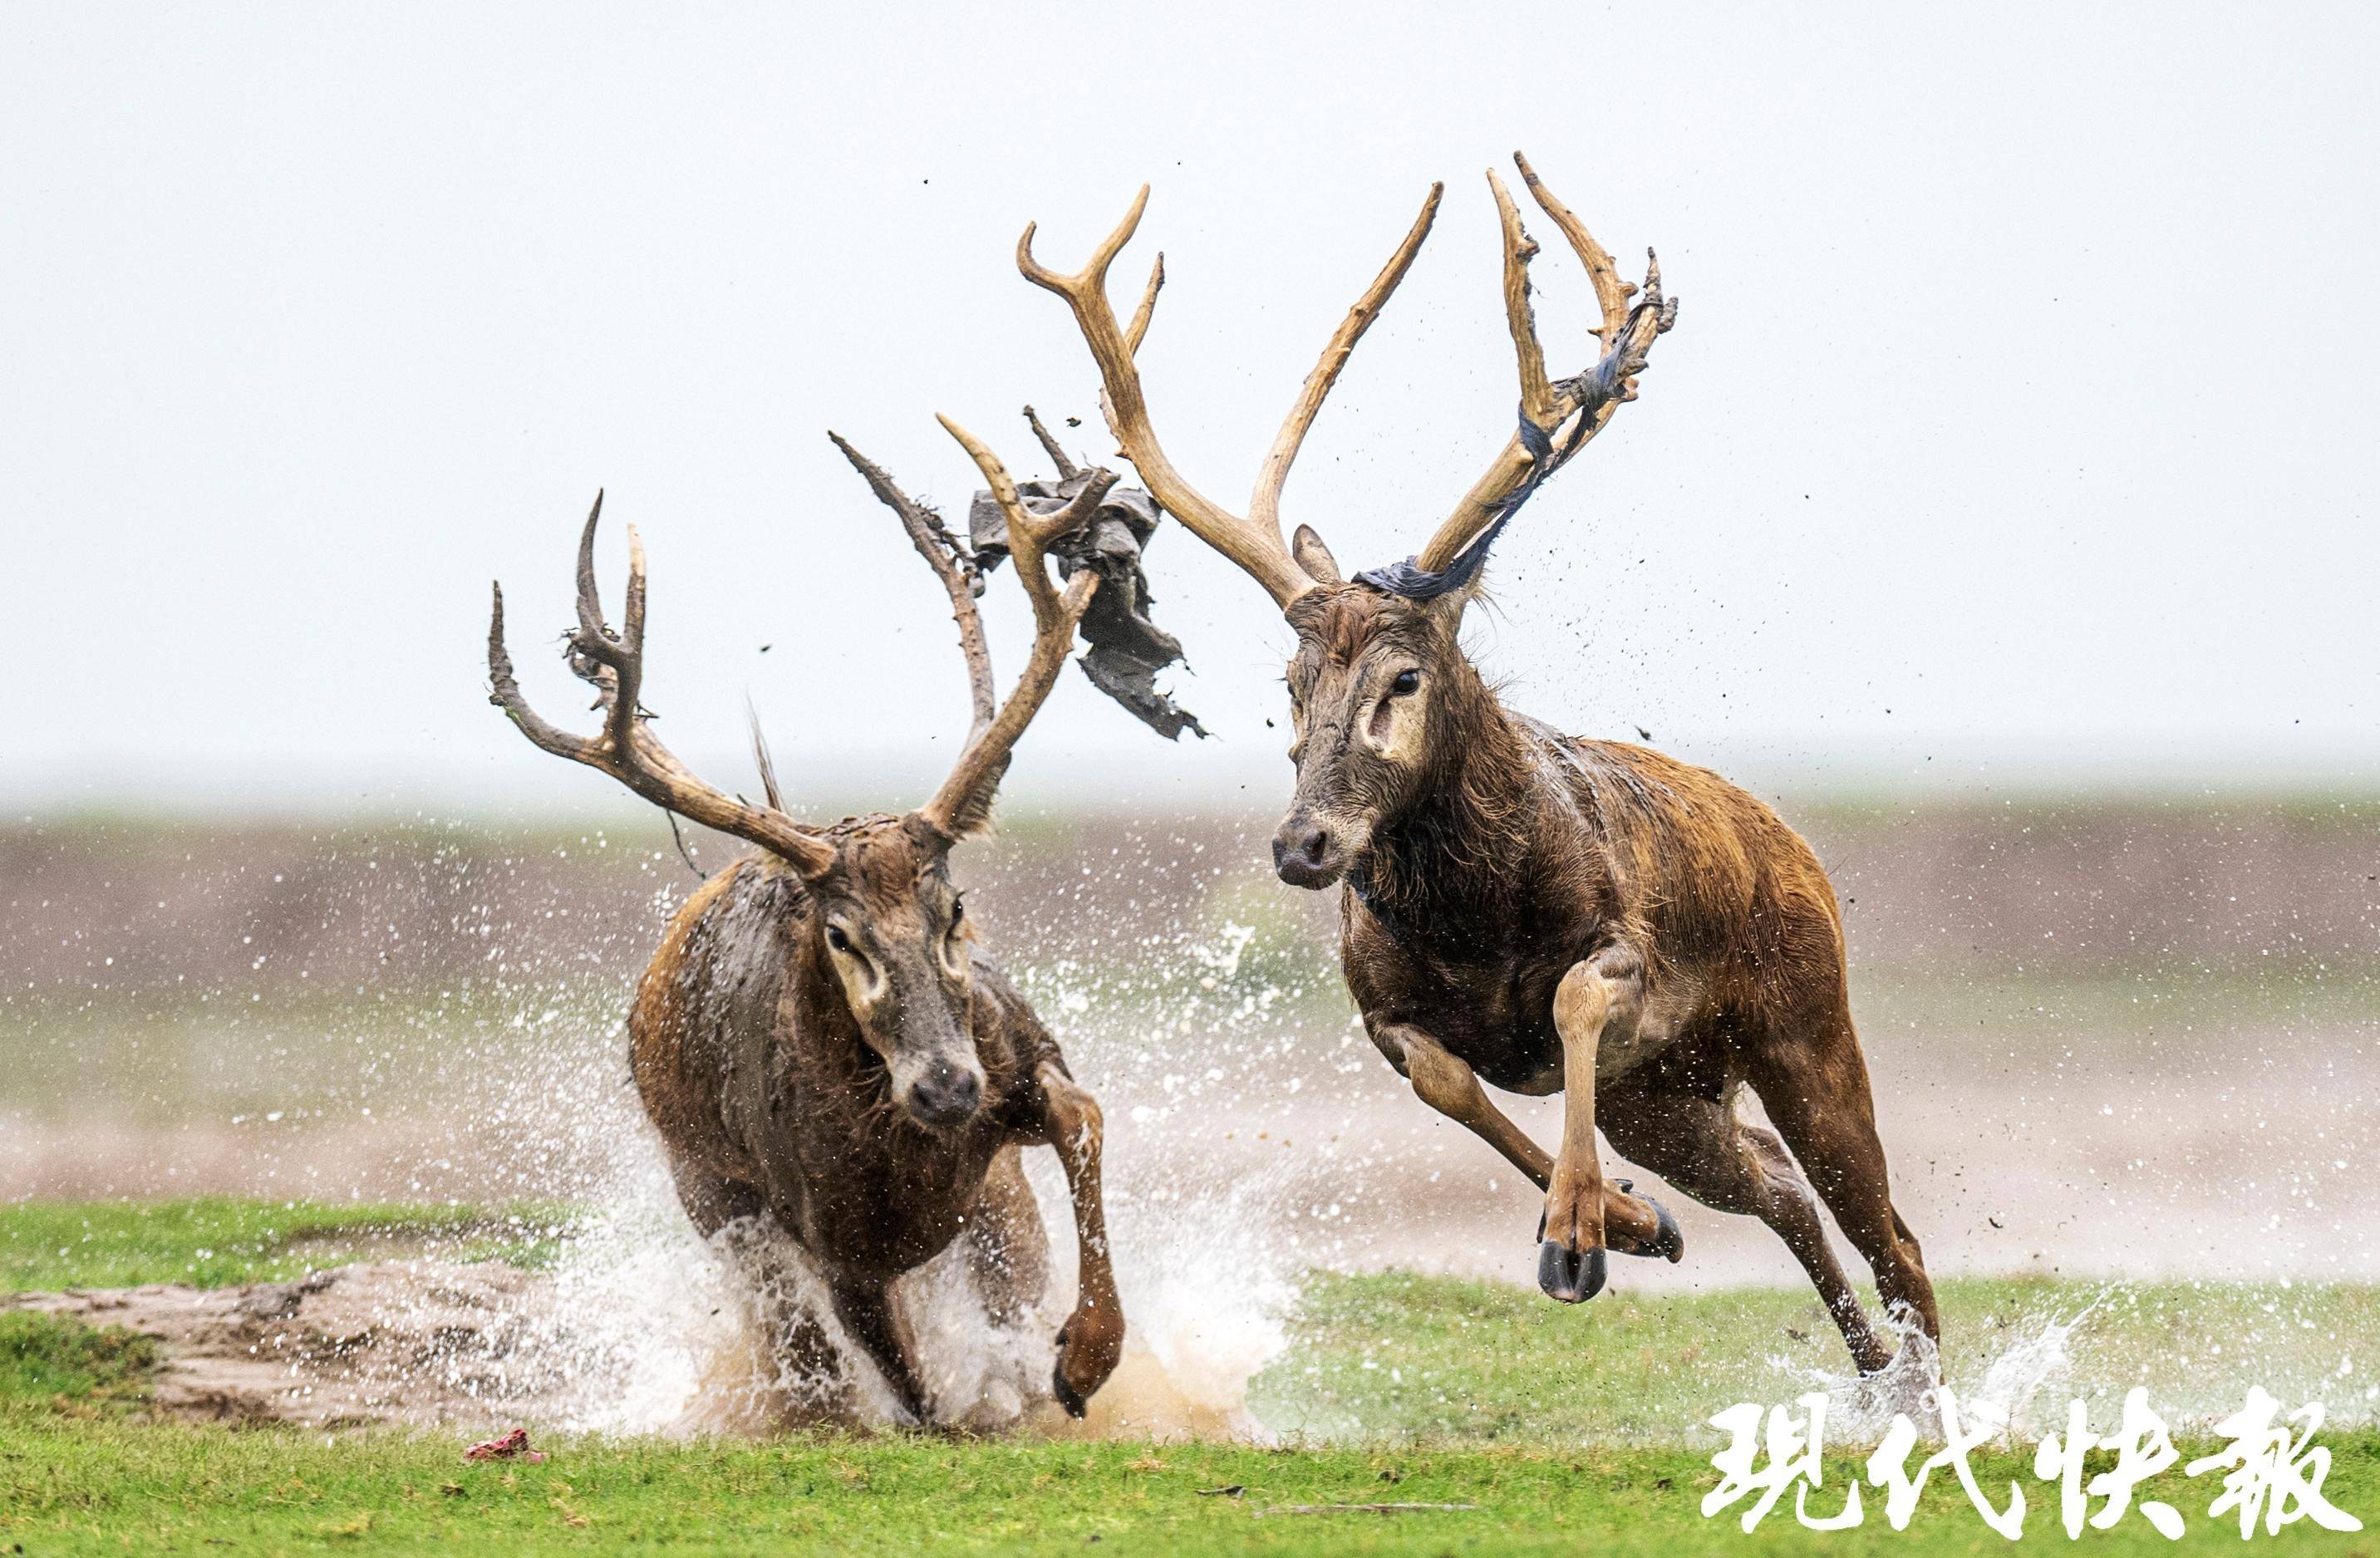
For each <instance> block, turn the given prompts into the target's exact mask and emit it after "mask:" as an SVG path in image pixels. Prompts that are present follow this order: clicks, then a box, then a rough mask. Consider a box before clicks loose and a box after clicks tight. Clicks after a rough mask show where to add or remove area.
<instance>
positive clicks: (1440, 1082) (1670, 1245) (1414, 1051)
mask: <svg viewBox="0 0 2380 1558" xmlns="http://www.w3.org/2000/svg"><path fill="white" fill-rule="evenodd" d="M1372 1042H1373V1043H1374V1044H1376V1045H1378V1048H1379V1051H1380V1053H1382V1054H1383V1055H1385V1056H1387V1057H1388V1062H1389V1064H1390V1065H1392V1066H1394V1067H1395V1068H1396V1070H1397V1073H1398V1075H1400V1076H1402V1077H1404V1078H1405V1079H1406V1080H1407V1081H1409V1082H1411V1083H1412V1084H1413V1089H1414V1096H1415V1098H1418V1099H1420V1100H1421V1101H1422V1102H1424V1103H1427V1104H1428V1105H1429V1106H1430V1107H1431V1108H1432V1109H1435V1110H1437V1111H1438V1112H1439V1114H1443V1115H1445V1116H1446V1117H1447V1118H1448V1119H1450V1120H1452V1121H1453V1122H1454V1123H1455V1124H1456V1125H1459V1126H1463V1128H1464V1129H1465V1130H1468V1131H1470V1132H1471V1133H1472V1134H1473V1135H1475V1136H1476V1137H1478V1138H1479V1139H1480V1140H1482V1141H1485V1142H1486V1143H1487V1144H1488V1146H1490V1147H1493V1148H1494V1149H1496V1150H1497V1151H1498V1152H1500V1153H1501V1154H1502V1155H1503V1158H1504V1161H1505V1162H1509V1163H1511V1164H1512V1166H1513V1167H1514V1168H1516V1169H1519V1170H1520V1171H1521V1172H1522V1173H1523V1174H1524V1175H1528V1176H1529V1182H1530V1183H1531V1184H1533V1185H1535V1186H1536V1187H1537V1188H1538V1189H1540V1190H1543V1189H1545V1188H1546V1187H1548V1185H1549V1184H1551V1183H1552V1180H1553V1172H1554V1160H1553V1159H1552V1158H1550V1157H1548V1155H1547V1153H1546V1150H1545V1149H1544V1148H1542V1147H1540V1146H1538V1145H1537V1144H1536V1142H1534V1141H1532V1140H1530V1139H1529V1137H1528V1133H1527V1132H1525V1131H1524V1130H1522V1129H1521V1127H1520V1126H1516V1125H1514V1124H1513V1123H1512V1119H1511V1117H1510V1116H1508V1115H1506V1114H1505V1113H1504V1112H1503V1111H1502V1110H1500V1109H1499V1108H1497V1107H1496V1105H1495V1103H1494V1102H1492V1101H1490V1100H1489V1098H1488V1092H1487V1089H1484V1088H1482V1087H1481V1086H1480V1085H1479V1075H1478V1073H1477V1072H1475V1071H1474V1070H1473V1069H1472V1068H1471V1066H1470V1065H1469V1064H1468V1063H1467V1062H1465V1061H1463V1059H1462V1058H1461V1057H1460V1056H1458V1055H1456V1054H1454V1053H1452V1052H1451V1051H1449V1050H1448V1049H1447V1048H1446V1046H1445V1045H1443V1044H1440V1043H1439V1041H1437V1040H1435V1039H1433V1038H1431V1037H1430V1036H1429V1035H1428V1034H1427V1033H1424V1032H1423V1031H1422V1030H1421V1029H1417V1028H1414V1027H1412V1026H1410V1025H1408V1024H1404V1023H1391V1024H1388V1025H1386V1026H1384V1027H1382V1028H1380V1029H1378V1030H1376V1031H1375V1032H1374V1033H1373V1034H1372ZM1590 1128H1592V1127H1591V1126H1590ZM1602 1197H1603V1201H1602V1208H1601V1215H1602V1226H1603V1227H1604V1228H1605V1229H1606V1230H1607V1232H1608V1235H1609V1237H1610V1238H1611V1239H1612V1240H1613V1246H1612V1248H1616V1249H1619V1250H1621V1251H1622V1252H1623V1253H1625V1254H1629V1255H1661V1256H1667V1257H1668V1258H1669V1259H1670V1260H1676V1259H1677V1258H1678V1255H1679V1253H1681V1252H1682V1249H1683V1248H1684V1247H1683V1245H1682V1243H1681V1242H1680V1241H1679V1240H1678V1236H1677V1225H1676V1224H1675V1223H1671V1222H1670V1221H1669V1219H1668V1218H1667V1217H1666V1216H1665V1215H1664V1214H1663V1213H1662V1211H1660V1209H1659V1208H1658V1206H1656V1205H1655V1204H1654V1203H1652V1202H1650V1201H1646V1200H1644V1199H1639V1198H1637V1197H1634V1196H1631V1195H1629V1194H1628V1193H1627V1192H1626V1191H1624V1190H1621V1189H1607V1190H1604V1191H1603V1192H1602Z"/></svg>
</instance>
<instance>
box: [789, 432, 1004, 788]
mask: <svg viewBox="0 0 2380 1558" xmlns="http://www.w3.org/2000/svg"><path fill="white" fill-rule="evenodd" d="M827 437H829V438H831V439H832V440H833V441H834V446H835V447H836V448H838V449H840V450H842V451H843V457H844V459H847V460H849V461H850V462H851V466H852V469H854V470H856V471H858V472H859V474H860V477H861V479H862V480H863V481H866V482H867V483H868V490H869V491H870V492H872V493H875V494H876V497H877V500H878V501H879V502H880V503H881V504H883V505H884V506H885V507H887V508H889V509H891V510H892V515H893V517H895V518H897V519H899V520H900V521H901V529H904V530H905V531H906V532H907V533H908V536H909V544H910V545H912V546H914V547H916V548H917V555H918V556H920V557H923V558H924V559H925V560H926V566H928V567H929V568H931V569H933V570H934V577H935V578H938V579H940V580H941V584H942V590H943V592H944V593H946V594H948V595H949V596H950V598H951V620H952V621H953V622H954V623H956V624H958V629H959V653H960V655H961V656H962V657H963V658H964V659H965V661H966V673H967V699H968V702H969V704H970V705H971V706H972V708H973V711H974V716H973V722H972V724H970V725H969V727H968V731H967V739H968V740H969V741H973V740H976V739H977V738H978V737H980V736H982V735H983V733H984V730H985V729H986V728H987V727H988V726H990V724H991V716H992V712H993V703H994V700H995V697H996V689H995V688H994V686H993V682H992V675H991V647H990V644H989V643H988V642H987V641H986V640H985V639H984V634H983V615H982V613H981V612H979V611H978V610H977V607H976V603H975V598H976V592H977V590H981V589H982V588H983V574H982V571H981V570H980V569H978V568H977V566H976V564H975V558H974V557H973V556H972V555H971V554H968V553H967V552H966V551H965V549H964V546H963V544H962V543H961V542H960V541H959V538H958V537H956V536H954V535H953V534H952V533H951V530H950V527H949V526H947V525H945V524H944V523H942V517H941V515H939V514H937V513H935V512H934V511H933V510H932V509H931V508H929V507H928V506H927V505H924V504H922V503H919V502H918V501H917V499H915V498H913V497H911V496H910V495H909V494H908V493H905V492H903V491H902V490H901V489H900V488H899V487H898V486H897V485H895V484H894V482H893V481H892V477H891V476H890V475H888V474H887V473H886V472H885V470H884V468H883V467H881V466H880V465H878V464H877V463H876V462H875V461H873V460H871V459H869V458H868V456H865V455H863V454H861V453H860V452H859V451H858V450H856V449H855V448H853V447H852V446H851V444H850V443H849V442H848V441H847V440H846V439H844V436H843V434H841V433H839V432H829V433H828V434H827Z"/></svg>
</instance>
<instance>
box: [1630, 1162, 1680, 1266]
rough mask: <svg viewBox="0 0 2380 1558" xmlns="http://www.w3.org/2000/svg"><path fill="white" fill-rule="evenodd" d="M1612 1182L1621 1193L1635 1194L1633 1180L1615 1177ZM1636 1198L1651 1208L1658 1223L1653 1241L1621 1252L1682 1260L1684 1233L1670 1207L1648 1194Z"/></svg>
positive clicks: (1653, 1257)
mask: <svg viewBox="0 0 2380 1558" xmlns="http://www.w3.org/2000/svg"><path fill="white" fill-rule="evenodd" d="M1612 1183H1613V1184H1615V1185H1617V1186H1619V1187H1620V1188H1621V1192H1622V1193H1623V1194H1626V1195H1631V1196H1636V1187H1635V1185H1634V1184H1633V1182H1631V1181H1629V1180H1625V1179H1615V1180H1613V1181H1612ZM1636 1199H1638V1200H1640V1201H1643V1202H1644V1203H1645V1205H1646V1206H1648V1207H1651V1208H1652V1209H1653V1217H1654V1221H1655V1222H1656V1223H1658V1226H1657V1227H1656V1228H1655V1229H1654V1230H1653V1242H1652V1244H1651V1245H1650V1246H1649V1247H1647V1248H1644V1249H1628V1250H1622V1251H1621V1254H1623V1255H1642V1256H1645V1257H1646V1258H1647V1259H1658V1260H1668V1261H1671V1262H1676V1261H1679V1260H1684V1259H1685V1258H1686V1235H1683V1234H1682V1233H1680V1232H1679V1231H1678V1220H1677V1219H1676V1218H1674V1217H1672V1216H1670V1209H1669V1208H1668V1207H1665V1206H1663V1205H1662V1204H1661V1203H1660V1202H1658V1201H1657V1200H1655V1199H1653V1198H1652V1197H1650V1196H1636Z"/></svg>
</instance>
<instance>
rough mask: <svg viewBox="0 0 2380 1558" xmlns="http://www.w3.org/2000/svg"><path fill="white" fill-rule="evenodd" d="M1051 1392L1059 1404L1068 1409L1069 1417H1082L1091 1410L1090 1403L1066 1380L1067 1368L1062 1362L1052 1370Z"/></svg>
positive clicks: (1067, 1414)
mask: <svg viewBox="0 0 2380 1558" xmlns="http://www.w3.org/2000/svg"><path fill="white" fill-rule="evenodd" d="M1050 1394H1052V1395H1054V1396H1056V1397H1057V1398H1058V1405H1059V1406H1062V1407H1064V1408H1065V1409H1066V1416H1068V1417H1069V1418H1080V1417H1081V1416H1082V1415H1083V1414H1084V1413H1086V1412H1087V1411H1089V1410H1090V1403H1089V1402H1087V1401H1085V1400H1084V1399H1083V1398H1082V1396H1081V1395H1080V1394H1077V1393H1076V1391H1075V1387H1074V1386H1072V1385H1070V1384H1068V1383H1067V1382H1066V1369H1065V1366H1064V1365H1062V1364H1061V1365H1060V1366H1059V1367H1057V1368H1055V1369H1051V1370H1050Z"/></svg>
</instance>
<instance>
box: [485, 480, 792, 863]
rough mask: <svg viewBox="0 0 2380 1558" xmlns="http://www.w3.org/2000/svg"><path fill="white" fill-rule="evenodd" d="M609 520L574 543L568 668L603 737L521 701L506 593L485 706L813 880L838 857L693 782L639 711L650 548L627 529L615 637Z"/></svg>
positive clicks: (769, 809) (783, 823) (775, 819)
mask: <svg viewBox="0 0 2380 1558" xmlns="http://www.w3.org/2000/svg"><path fill="white" fill-rule="evenodd" d="M602 517H603V494H602V493H596V494H595V506H594V507H593V508H592V509H591V510H589V513H588V516H587V529H586V530H585V531H584V532H583V533H581V535H580V536H579V538H578V627H577V630H576V631H574V632H573V633H572V634H571V635H570V648H569V651H568V652H567V659H568V661H569V664H570V669H571V671H572V673H573V674H574V675H576V676H577V677H578V678H579V680H581V681H583V682H586V683H588V684H589V686H591V687H593V688H595V693H596V700H597V703H598V706H599V707H601V709H602V711H603V730H602V733H601V735H599V736H592V737H588V736H573V735H571V734H570V733H569V732H568V731H565V730H561V729H557V728H556V727H555V726H553V725H551V724H547V723H546V722H545V721H544V720H543V719H541V718H540V717H539V715H538V713H537V712H536V711H535V710H533V709H531V708H530V707H529V706H528V700H525V699H523V698H522V697H521V690H520V684H519V682H518V681H516V680H515V678H514V676H513V661H512V655H511V654H510V652H508V651H506V650H505V648H504V586H503V585H502V584H498V585H497V586H496V587H495V604H494V607H493V610H492V612H491V614H490V617H489V621H488V679H489V681H490V682H491V683H492V688H491V690H490V692H489V694H488V701H489V702H491V703H493V704H494V705H496V707H498V708H500V709H502V710H503V711H504V712H505V713H507V714H509V715H511V716H512V722H513V724H516V725H518V726H519V727H520V731H521V734H522V735H523V736H528V738H529V740H531V741H532V742H534V743H536V744H537V745H538V746H539V747H540V748H542V749H544V750H546V751H549V752H552V753H553V755H554V756H555V757H558V758H568V759H569V760H570V761H573V762H583V763H585V764H586V765H587V766H588V767H589V768H592V769H597V770H599V771H601V772H602V773H608V774H610V775H611V776H612V777H613V778H614V779H617V780H618V781H619V782H620V783H621V784H623V785H626V786H627V787H628V788H629V789H631V790H634V791H635V792H636V793H637V794H638V795H640V796H642V797H645V798H646V799H647V800H649V801H651V802H652V803H653V804H654V805H655V806H658V807H661V808H662V809H664V810H668V811H673V812H675V813H676V814H677V815H679V816H681V817H685V818H687V819H689V820H690V821H693V822H699V823H701V824H702V825H703V826H705V827H707V828H716V829H718V830H719V831H720V832H721V833H723V834H734V835H735V836H736V837H737V838H741V839H746V840H748V841H749V842H751V843H753V844H757V845H759V846H760V847H761V848H763V849H766V850H768V851H770V852H771V853H772V854H775V855H778V856H780V857H782V858H784V859H785V860H787V861H788V862H790V863H791V864H792V865H793V867H794V868H795V870H798V871H800V872H801V873H802V874H803V875H804V876H817V875H819V874H820V873H821V872H823V871H825V870H827V869H828V868H829V867H830V866H832V865H833V864H834V848H833V846H831V845H829V844H828V843H826V841H825V840H823V839H821V838H820V837H819V836H818V834H816V833H815V832H813V831H812V830H811V829H809V828H807V827H804V826H803V825H802V824H801V823H799V822H795V821H794V819H792V818H791V817H788V816H786V815H785V814H784V813H783V812H782V811H780V810H778V809H776V808H774V807H773V806H752V805H749V804H747V802H744V801H742V800H738V799H736V798H735V797H733V796H729V795H723V794H722V793H721V792H720V791H717V790H714V789H712V788H711V787H710V785H706V784H704V783H703V782H702V781H701V780H699V779H697V778H696V777H695V776H694V775H693V774H692V773H689V772H688V771H687V770H686V765H685V764H683V763H681V762H679V761H677V759H676V758H674V757H673V756H672V755H671V754H670V751H669V749H668V748H666V747H663V746H662V744H661V742H660V741H659V740H658V739H656V738H655V737H654V736H653V733H652V729H651V727H650V725H649V724H647V723H646V722H647V721H648V720H649V719H650V717H651V716H650V715H648V714H647V713H646V712H644V710H643V709H642V708H641V707H639V706H638V704H637V693H638V691H639V690H640V689H641V688H642V686H643V684H644V668H645V548H644V543H643V542H641V541H639V540H638V539H637V528H636V527H635V526H634V525H631V526H629V527H628V603H627V608H626V615H625V617H624V618H623V620H622V626H621V628H620V630H619V631H618V632H616V633H614V632H613V630H612V628H611V627H609V626H607V625H606V624H605V623H604V621H603V603H602V600H601V597H600V596H599V595H598V594H597V592H596V589H595V527H596V526H597V524H598V523H600V522H601V519H602Z"/></svg>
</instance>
